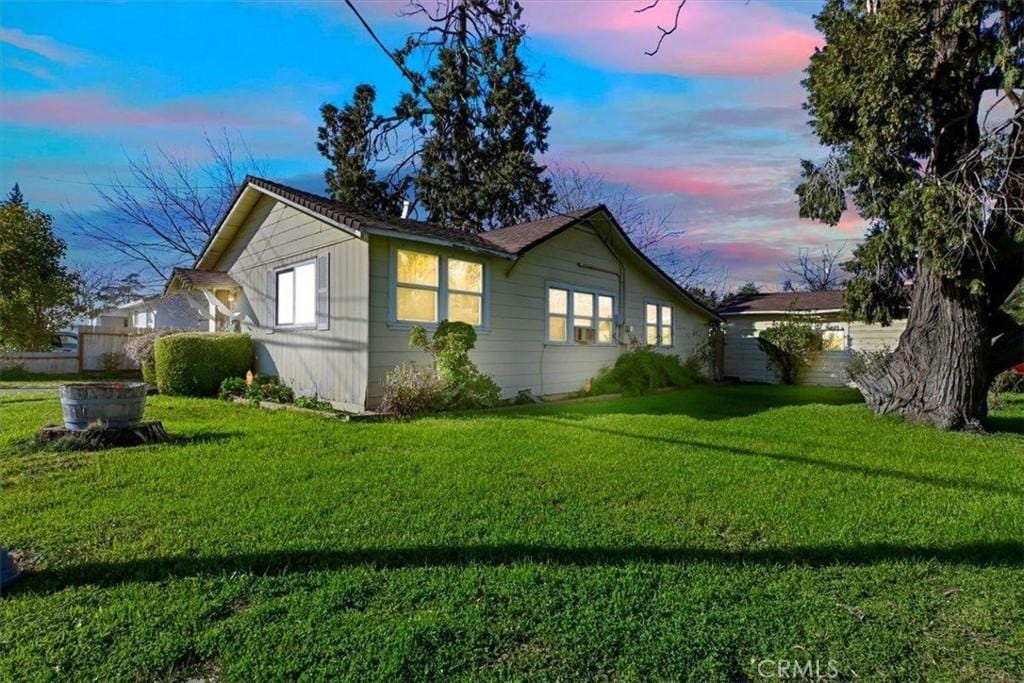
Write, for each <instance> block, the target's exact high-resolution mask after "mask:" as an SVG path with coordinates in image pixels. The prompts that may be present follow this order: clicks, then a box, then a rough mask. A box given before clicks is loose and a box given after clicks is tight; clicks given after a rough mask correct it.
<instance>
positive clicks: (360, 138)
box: [316, 84, 404, 213]
mask: <svg viewBox="0 0 1024 683" xmlns="http://www.w3.org/2000/svg"><path fill="white" fill-rule="evenodd" d="M376 98H377V93H376V91H375V90H374V88H373V86H371V85H367V84H361V85H358V86H356V89H355V93H354V94H353V96H352V102H351V103H349V104H346V105H345V106H343V107H342V108H341V109H338V107H336V106H335V105H333V104H330V103H326V104H324V105H323V106H321V107H320V115H321V116H322V117H323V125H322V126H320V127H319V129H318V132H319V141H318V142H317V145H316V147H317V149H318V150H319V151H320V153H321V154H322V155H323V156H324V157H326V158H327V159H328V160H329V161H330V162H331V166H330V167H329V168H328V169H327V170H326V171H325V172H324V180H325V181H326V182H327V192H328V194H330V196H331V197H333V198H334V199H336V200H338V201H339V202H342V203H344V204H348V205H350V206H352V207H355V208H359V209H364V210H369V211H378V212H381V213H394V212H395V211H396V210H397V207H398V206H399V205H400V203H401V200H402V195H403V194H404V187H403V184H402V183H396V184H394V185H393V184H391V183H389V182H388V180H386V179H384V180H381V179H378V178H377V173H376V171H375V170H374V169H373V168H372V167H371V165H370V164H371V163H372V162H373V158H374V153H373V148H372V146H371V140H370V136H371V132H372V130H373V128H374V127H375V126H376V125H378V122H377V116H376V115H375V114H374V113H373V104H374V101H375V100H376Z"/></svg>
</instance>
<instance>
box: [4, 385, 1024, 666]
mask: <svg viewBox="0 0 1024 683" xmlns="http://www.w3.org/2000/svg"><path fill="white" fill-rule="evenodd" d="M58 414H59V409H58V406H57V404H56V401H55V400H54V399H53V397H52V395H50V396H36V395H31V394H20V395H17V396H6V397H4V396H0V520H2V526H0V541H2V543H3V544H5V545H7V546H8V547H10V548H12V549H14V550H16V551H18V552H20V553H23V556H24V557H25V558H27V560H28V561H30V562H31V563H33V564H34V566H33V571H32V573H31V574H30V575H29V576H27V577H26V578H25V579H24V580H23V581H21V582H20V583H19V584H17V585H16V586H15V587H14V588H12V589H10V590H9V591H8V594H7V595H6V596H5V597H3V598H0V680H8V679H19V680H30V679H37V680H46V679H53V680H57V679H61V680H81V679H102V680H124V679H143V680H152V679H157V680H182V679H186V678H189V677H191V676H202V677H208V678H222V679H228V680H294V679H299V678H306V679H310V680H323V679H353V680H366V679H395V678H418V679H436V678H442V677H443V678H455V679H465V680H470V679H472V680H477V679H523V678H543V679H565V678H617V679H649V678H657V679H680V680H687V679H689V680H697V681H705V680H722V681H733V680H744V679H750V680H760V675H759V672H758V665H759V663H761V667H762V672H765V671H767V672H768V673H771V671H770V669H771V666H772V665H771V664H767V665H765V664H763V662H764V661H765V660H786V661H790V660H795V661H797V662H800V663H803V662H806V661H812V662H814V661H817V662H819V663H820V667H821V669H822V670H825V669H826V667H827V666H828V663H829V662H830V660H831V663H832V664H833V665H834V666H835V667H836V670H837V671H838V674H839V677H840V678H841V679H851V678H854V677H859V678H860V679H861V680H877V679H880V678H887V679H890V680H900V681H908V680H924V679H929V680H949V681H959V680H992V681H1012V680H1022V679H1024V437H1022V436H1021V434H1020V433H1019V432H1020V431H1022V427H1024V403H1022V402H1021V401H1020V400H1019V399H1015V400H1014V401H1013V402H1012V403H1011V404H1010V407H1009V408H1007V409H1006V410H1004V411H1003V412H1001V413H1000V414H998V415H996V416H995V418H994V420H993V425H994V427H995V428H996V429H1000V430H1003V431H1001V432H999V433H996V434H993V435H984V436H979V435H966V434H946V433H939V432H936V431H933V430H931V429H929V428H925V427H919V426H914V425H909V424H904V423H902V422H900V421H899V420H896V419H889V418H877V417H875V416H873V415H871V414H870V413H869V412H868V411H867V409H866V408H865V407H864V406H863V405H862V404H860V403H859V402H858V401H857V396H856V394H855V393H853V392H849V391H845V390H835V389H823V388H810V387H767V386H731V387H702V388H697V389H692V390H688V391H677V392H672V393H666V394H658V395H654V396H649V397H641V398H633V399H620V400H610V401H602V402H593V403H582V404H577V405H572V406H563V407H560V408H554V407H538V408H526V409H523V410H521V411H506V412H500V413H486V414H477V415H461V416H453V417H447V418H444V417H441V418H429V419H421V420H415V421H411V422H399V423H375V424H366V423H362V424H357V423H347V424H346V423H340V422H335V421H329V420H324V419H322V418H318V417H315V416H309V415H305V414H297V413H291V412H268V411H261V410H258V409H254V408H248V407H245V406H236V405H231V404H224V403H219V402H215V401H212V400H188V399H170V398H161V397H156V398H152V399H150V403H149V408H148V410H147V417H149V418H154V419H160V420H163V421H164V423H165V425H166V426H167V427H168V429H169V430H170V431H172V432H174V433H176V434H178V435H179V436H180V437H181V440H180V441H179V442H178V443H176V444H173V445H163V446H157V447H150V448H138V449H121V450H112V451H106V452H100V453H52V452H43V453H40V452H31V451H28V450H26V449H24V448H22V447H20V446H19V445H18V442H19V441H21V440H24V439H26V438H27V437H28V436H29V435H30V434H31V433H32V431H33V430H34V429H35V428H36V427H38V426H39V424H40V423H41V422H43V421H47V420H50V421H56V420H57V419H58ZM1015 432H1016V433H1015Z"/></svg>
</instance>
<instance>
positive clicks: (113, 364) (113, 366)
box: [97, 351, 124, 372]
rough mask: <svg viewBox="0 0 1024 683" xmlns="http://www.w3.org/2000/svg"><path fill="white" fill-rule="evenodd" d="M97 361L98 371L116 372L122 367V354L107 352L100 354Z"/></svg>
mask: <svg viewBox="0 0 1024 683" xmlns="http://www.w3.org/2000/svg"><path fill="white" fill-rule="evenodd" d="M97 360H98V361H99V364H100V370H103V371H104V372H117V371H118V370H120V369H121V367H122V366H123V365H124V354H123V353H120V352H118V351H108V352H106V353H101V354H100V357H99V358H98V359H97Z"/></svg>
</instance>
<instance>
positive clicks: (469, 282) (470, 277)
mask: <svg viewBox="0 0 1024 683" xmlns="http://www.w3.org/2000/svg"><path fill="white" fill-rule="evenodd" d="M448 289H459V290H462V291H465V292H481V293H482V292H483V291H484V266H483V264H482V263H472V262H470V261H459V260H457V259H448Z"/></svg>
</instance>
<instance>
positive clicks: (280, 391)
mask: <svg viewBox="0 0 1024 683" xmlns="http://www.w3.org/2000/svg"><path fill="white" fill-rule="evenodd" d="M245 396H246V398H248V399H249V403H251V404H253V405H259V403H260V401H272V402H274V403H292V402H293V401H295V392H294V391H292V388H291V387H290V386H288V385H287V384H284V383H283V382H282V381H281V380H280V379H278V378H277V377H272V376H269V375H256V377H254V378H253V380H252V384H250V385H249V387H248V389H247V390H246V392H245Z"/></svg>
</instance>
